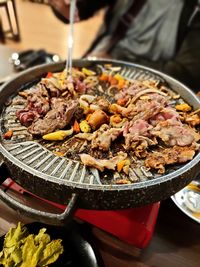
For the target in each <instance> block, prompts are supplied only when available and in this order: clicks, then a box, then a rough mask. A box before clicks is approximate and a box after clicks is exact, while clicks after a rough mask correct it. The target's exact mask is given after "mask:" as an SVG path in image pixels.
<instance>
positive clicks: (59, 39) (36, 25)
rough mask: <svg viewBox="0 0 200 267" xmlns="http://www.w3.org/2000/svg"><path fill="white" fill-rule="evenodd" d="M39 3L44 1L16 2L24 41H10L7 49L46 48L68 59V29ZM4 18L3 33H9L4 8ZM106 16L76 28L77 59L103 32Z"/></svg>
mask: <svg viewBox="0 0 200 267" xmlns="http://www.w3.org/2000/svg"><path fill="white" fill-rule="evenodd" d="M1 2H4V0H3V1H0V4H1ZM39 2H43V1H29V0H16V6H17V15H18V20H19V26H20V35H21V40H20V42H13V40H9V39H6V46H8V47H11V48H13V49H16V50H26V49H30V48H32V49H41V48H42V49H45V50H47V51H48V52H53V53H57V54H58V55H60V56H61V58H63V59H65V57H66V53H67V52H66V51H67V31H68V25H66V24H64V23H62V22H61V21H60V20H58V19H57V18H56V17H55V15H54V14H53V12H52V10H51V8H50V7H49V6H48V5H46V4H42V3H39ZM44 2H45V1H44ZM11 13H12V10H11ZM0 14H1V16H2V25H3V29H4V31H7V30H8V29H9V24H8V19H7V14H6V10H5V8H3V7H2V8H1V7H0ZM102 16H103V12H99V13H97V14H96V15H95V16H94V17H93V18H91V19H89V20H87V21H82V22H80V23H77V24H76V26H75V29H74V32H75V40H74V52H73V55H74V58H79V57H81V56H82V55H83V54H84V52H85V51H86V50H87V48H88V46H89V44H90V43H91V42H92V40H93V38H94V36H95V33H96V32H97V30H98V28H99V25H100V23H101V19H102Z"/></svg>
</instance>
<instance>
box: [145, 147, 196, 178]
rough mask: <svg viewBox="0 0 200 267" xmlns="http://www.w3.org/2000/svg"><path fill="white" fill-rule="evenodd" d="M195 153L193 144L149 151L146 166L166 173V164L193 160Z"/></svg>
mask: <svg viewBox="0 0 200 267" xmlns="http://www.w3.org/2000/svg"><path fill="white" fill-rule="evenodd" d="M194 155H195V148H194V147H192V146H191V147H188V146H185V147H180V146H174V147H173V148H166V149H163V150H161V151H157V152H153V153H149V154H148V156H147V158H146V160H145V166H146V167H147V168H150V169H156V170H158V173H165V165H170V164H176V163H184V162H187V161H189V160H192V159H193V157H194Z"/></svg>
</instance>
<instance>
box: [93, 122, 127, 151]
mask: <svg viewBox="0 0 200 267" xmlns="http://www.w3.org/2000/svg"><path fill="white" fill-rule="evenodd" d="M121 133H122V129H119V128H110V127H109V126H108V125H107V124H103V125H102V126H101V127H100V128H99V130H97V131H96V132H94V137H93V139H92V148H93V149H94V148H98V149H99V150H103V151H108V150H109V148H110V146H111V142H112V141H114V140H116V139H117V137H118V136H119V135H120V134H121Z"/></svg>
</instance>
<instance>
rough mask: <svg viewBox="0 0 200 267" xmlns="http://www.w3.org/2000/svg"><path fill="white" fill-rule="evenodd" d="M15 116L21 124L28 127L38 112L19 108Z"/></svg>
mask: <svg viewBox="0 0 200 267" xmlns="http://www.w3.org/2000/svg"><path fill="white" fill-rule="evenodd" d="M16 116H17V118H18V119H19V121H20V122H21V124H22V125H24V126H26V127H28V126H30V125H31V124H32V122H33V121H34V120H35V119H36V118H38V113H37V112H35V111H32V110H28V109H21V110H18V111H17V112H16Z"/></svg>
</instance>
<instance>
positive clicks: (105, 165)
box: [80, 152, 127, 171]
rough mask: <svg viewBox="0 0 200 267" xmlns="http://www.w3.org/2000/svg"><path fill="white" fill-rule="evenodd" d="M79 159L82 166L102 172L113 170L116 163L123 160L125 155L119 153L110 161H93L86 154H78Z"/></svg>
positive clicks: (93, 159) (92, 158)
mask: <svg viewBox="0 0 200 267" xmlns="http://www.w3.org/2000/svg"><path fill="white" fill-rule="evenodd" d="M80 158H81V161H82V162H83V164H84V165H86V166H89V167H93V168H96V169H98V170H100V171H104V169H109V170H115V168H116V166H117V163H118V162H120V161H122V160H125V159H126V158H127V154H126V153H123V152H119V153H118V155H117V156H115V157H113V158H111V159H95V158H94V157H92V156H90V155H88V154H80Z"/></svg>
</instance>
